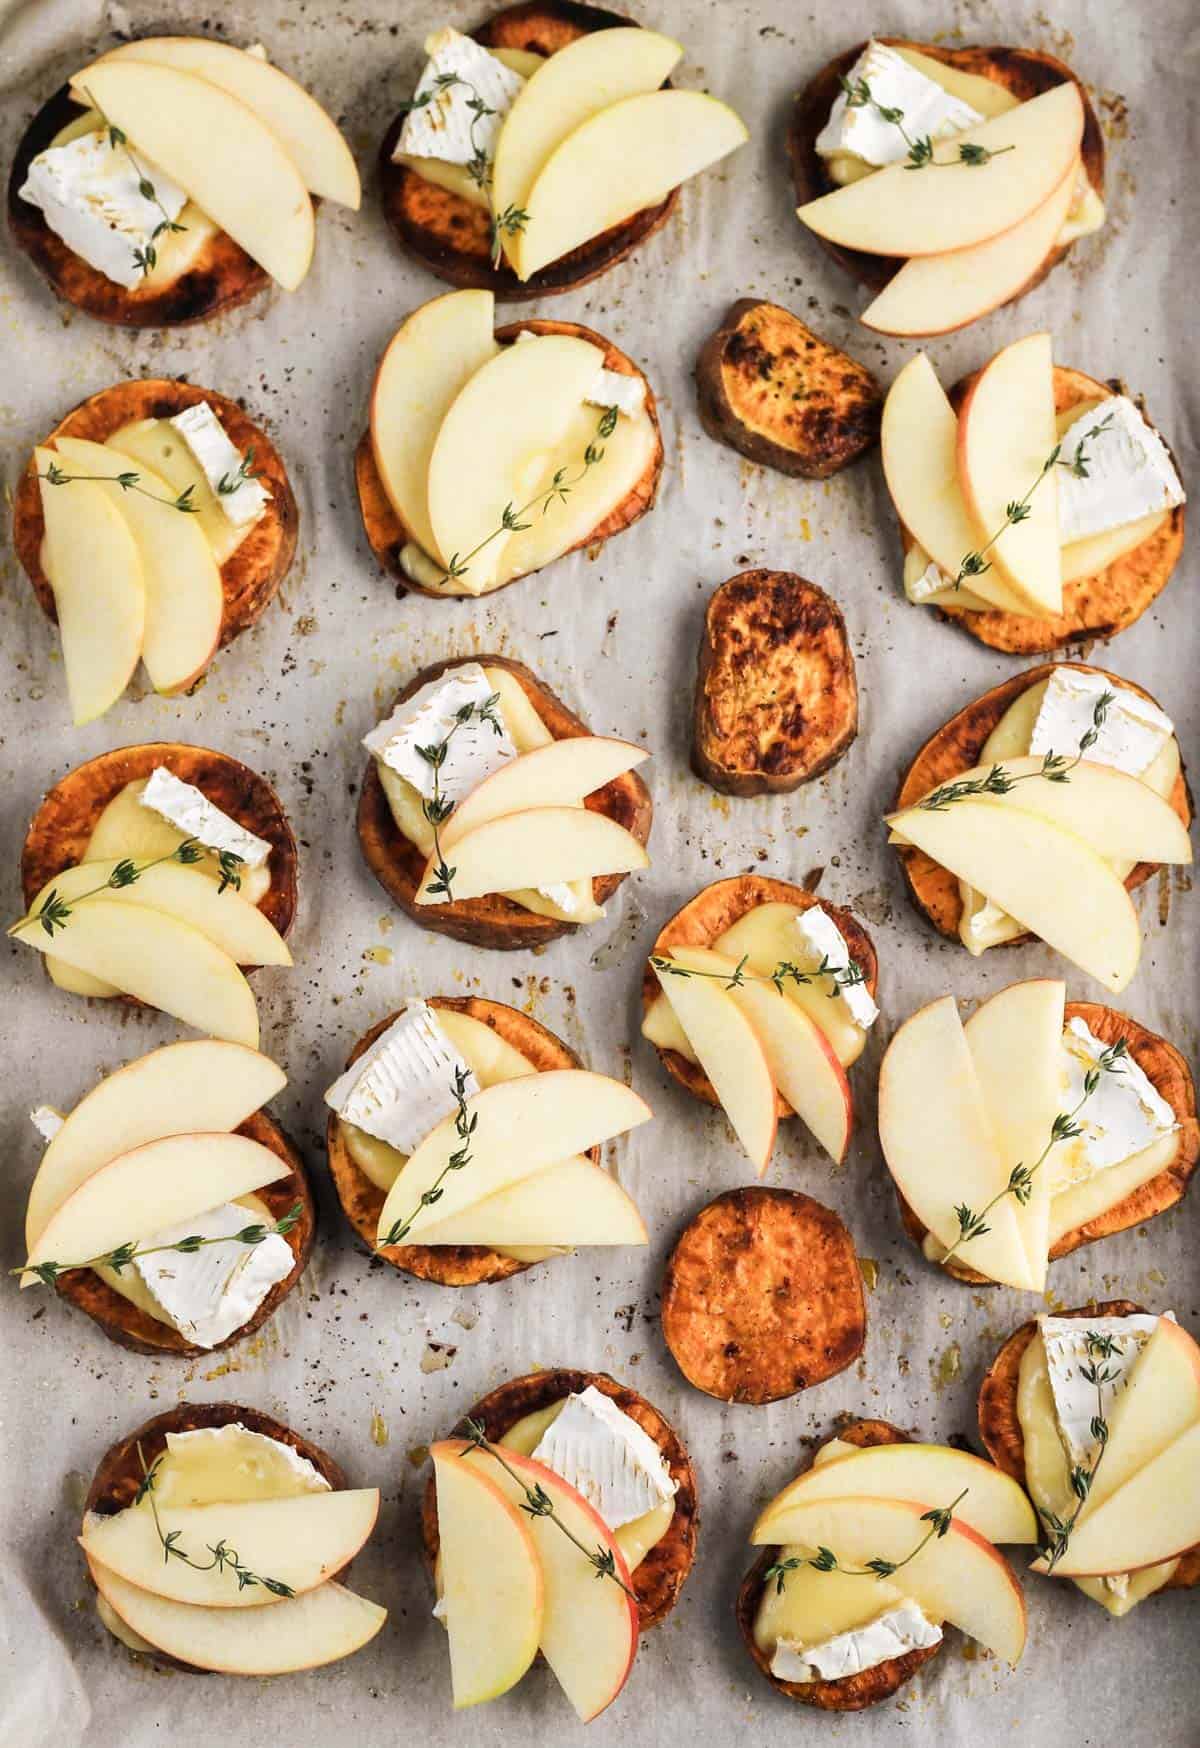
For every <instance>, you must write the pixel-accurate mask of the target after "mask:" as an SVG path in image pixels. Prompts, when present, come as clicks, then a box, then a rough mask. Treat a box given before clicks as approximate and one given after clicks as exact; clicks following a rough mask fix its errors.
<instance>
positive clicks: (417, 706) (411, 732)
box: [362, 662, 517, 805]
mask: <svg viewBox="0 0 1200 1748" xmlns="http://www.w3.org/2000/svg"><path fill="white" fill-rule="evenodd" d="M493 696H494V694H493V691H492V686H491V682H490V681H489V679H488V677H487V675H486V674H485V673H484V671H483V669H482V667H481V666H480V665H479V663H478V662H468V663H465V664H464V665H463V666H462V667H461V668H454V669H453V670H452V671H451V672H449V673H446V674H442V675H440V676H439V677H438V678H437V679H436V680H430V681H428V682H427V684H426V685H424V686H422V687H421V688H420V689H419V690H418V691H416V692H414V693H413V695H412V697H411V698H406V699H404V700H403V701H402V702H401V703H400V704H397V706H396V708H395V710H393V712H392V714H391V716H389V717H388V719H387V721H386V722H381V723H380V724H379V725H378V727H376V728H373V729H372V730H371V732H370V734H368V735H366V736H365V737H364V739H363V743H362V744H363V745H364V746H365V747H366V749H367V751H368V752H369V753H371V754H372V756H373V757H375V758H377V759H378V760H379V761H380V763H381V764H383V765H386V766H387V768H388V769H389V770H390V771H395V772H396V774H397V776H400V777H403V778H404V780H405V782H406V783H411V785H412V787H413V788H414V789H415V790H416V791H417V793H418V794H419V795H420V796H422V798H423V799H424V800H426V801H431V800H432V799H433V791H434V765H433V763H432V760H430V759H429V758H426V757H425V756H424V754H423V753H422V750H421V749H422V748H424V749H426V751H428V750H431V749H433V748H436V747H439V746H441V745H442V743H443V742H445V743H446V751H445V757H444V758H443V760H442V763H441V766H440V767H439V769H438V772H437V777H438V788H439V790H440V793H441V797H442V799H443V800H445V801H449V802H451V803H452V804H454V805H457V804H458V803H459V802H460V801H461V800H462V799H463V798H464V796H467V795H469V794H470V793H471V791H472V790H473V789H477V788H478V787H479V785H480V783H482V782H483V780H484V778H485V777H490V776H491V774H492V772H493V771H498V770H499V769H500V767H501V765H506V764H508V762H509V760H510V759H515V758H516V756H517V749H516V747H515V746H514V744H513V741H512V738H511V736H510V735H509V733H508V730H507V728H505V726H504V720H503V718H502V717H501V715H500V712H499V708H498V705H493V707H492V710H491V712H490V714H491V716H492V717H494V718H495V721H496V722H497V723H499V724H500V728H499V732H497V729H496V727H495V726H494V724H493V723H492V722H490V721H488V720H486V719H485V718H483V717H480V716H478V715H473V716H472V717H471V718H470V719H469V720H467V721H463V722H459V720H458V719H459V714H460V712H461V711H463V710H465V709H467V708H468V707H470V708H472V709H474V710H478V708H479V706H481V705H485V704H486V703H487V701H488V699H489V698H492V697H493ZM456 724H457V726H456ZM451 730H453V734H451Z"/></svg>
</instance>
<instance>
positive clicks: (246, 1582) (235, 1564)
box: [133, 1439, 296, 1597]
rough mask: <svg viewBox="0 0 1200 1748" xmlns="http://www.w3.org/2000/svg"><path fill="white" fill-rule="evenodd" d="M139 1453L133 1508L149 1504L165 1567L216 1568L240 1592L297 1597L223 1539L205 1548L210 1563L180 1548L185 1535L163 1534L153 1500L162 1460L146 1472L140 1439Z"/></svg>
mask: <svg viewBox="0 0 1200 1748" xmlns="http://www.w3.org/2000/svg"><path fill="white" fill-rule="evenodd" d="M137 1453H138V1462H139V1463H140V1464H141V1465H142V1479H141V1481H140V1482H139V1484H138V1490H137V1493H136V1494H135V1496H134V1501H133V1503H134V1505H140V1504H141V1503H142V1500H143V1499H145V1500H148V1501H149V1505H150V1512H151V1515H152V1516H153V1518H154V1529H155V1533H156V1534H157V1536H158V1540H159V1543H160V1545H161V1547H162V1551H163V1564H164V1566H169V1565H170V1563H171V1561H172V1560H182V1561H183V1564H184V1565H185V1566H190V1567H191V1568H192V1570H193V1572H211V1571H212V1570H213V1568H214V1567H215V1568H216V1570H217V1571H218V1572H221V1573H224V1572H229V1573H230V1574H231V1575H232V1576H233V1577H234V1578H236V1579H237V1587H238V1589H239V1590H249V1589H251V1588H252V1587H253V1586H255V1585H259V1586H261V1588H262V1589H263V1590H269V1591H270V1593H271V1595H272V1596H282V1597H289V1596H295V1594H296V1592H295V1591H294V1590H293V1589H292V1587H291V1585H290V1584H284V1582H283V1581H282V1579H279V1578H264V1577H263V1576H262V1575H261V1574H260V1573H258V1572H251V1570H250V1568H249V1567H248V1566H244V1565H243V1564H242V1562H241V1560H240V1559H239V1558H238V1555H237V1551H236V1549H234V1548H231V1547H230V1546H229V1544H228V1543H227V1542H226V1541H225V1539H224V1537H222V1538H221V1540H220V1541H219V1542H216V1543H211V1542H210V1543H208V1544H206V1545H207V1548H208V1552H209V1553H210V1554H211V1555H212V1559H211V1560H193V1558H192V1556H191V1555H190V1554H189V1553H188V1552H187V1550H186V1549H185V1548H181V1547H180V1545H179V1538H180V1536H181V1535H182V1534H183V1531H182V1530H167V1531H164V1530H163V1526H162V1522H161V1520H160V1519H159V1515H158V1502H157V1501H156V1499H155V1497H154V1482H155V1476H156V1475H157V1473H158V1466H159V1464H160V1463H161V1462H162V1458H161V1457H156V1458H155V1460H154V1462H153V1463H152V1464H151V1466H150V1467H149V1468H147V1467H146V1458H145V1454H144V1453H143V1451H142V1444H141V1440H140V1439H139V1440H138V1447H137Z"/></svg>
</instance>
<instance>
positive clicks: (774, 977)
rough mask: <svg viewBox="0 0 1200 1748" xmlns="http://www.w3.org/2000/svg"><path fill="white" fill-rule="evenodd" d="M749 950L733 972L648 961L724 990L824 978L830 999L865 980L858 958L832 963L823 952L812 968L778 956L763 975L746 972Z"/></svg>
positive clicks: (657, 958) (659, 957) (657, 956)
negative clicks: (712, 982) (695, 968)
mask: <svg viewBox="0 0 1200 1748" xmlns="http://www.w3.org/2000/svg"><path fill="white" fill-rule="evenodd" d="M749 959H750V955H749V953H743V954H742V957H741V958H740V959H739V960H738V962H737V964H736V965H735V966H734V968H733V970H732V971H694V970H692V968H691V967H690V966H687V965H680V964H679V962H678V961H677V960H675V959H670V958H667V957H665V956H664V955H663V954H661V953H651V955H650V963H651V965H652V966H653V967H654V969H655V970H656V971H661V972H662V973H663V975H664V976H665V977H708V978H711V979H712V980H713V981H714V982H716V983H720V984H722V985H724V987H725V988H726V989H741V988H742V987H743V985H744V984H745V983H746V982H747V981H749V982H751V983H773V984H774V985H775V988H776V989H777V990H778V991H779V993H780V995H782V994H783V992H784V988H785V986H786V985H787V984H789V983H820V981H821V979H822V978H824V977H827V978H828V979H829V982H830V987H829V988H828V989H827V990H826V991H825V993H826V995H827V996H828V997H829V998H830V1000H831V1001H832V1000H833V999H834V998H835V997H836V996H838V995H840V994H841V993H842V991H843V990H847V989H853V988H855V986H856V985H858V984H860V983H866V981H867V974H866V972H865V971H864V970H863V968H862V966H861V965H860V964H859V963H858V960H857V959H851V960H850V961H849V963H848V964H846V965H832V964H831V963H830V960H829V955H828V954H824V955H822V958H821V963H820V964H819V965H818V966H817V967H816V968H815V970H813V971H801V969H800V967H799V966H798V965H793V964H792V962H791V961H790V960H789V959H781V960H780V961H779V963H778V964H777V965H776V966H775V967H774V969H773V970H771V971H769V972H768V973H767V974H766V975H765V976H759V975H757V974H756V973H755V972H747V970H746V966H747V964H748V963H749Z"/></svg>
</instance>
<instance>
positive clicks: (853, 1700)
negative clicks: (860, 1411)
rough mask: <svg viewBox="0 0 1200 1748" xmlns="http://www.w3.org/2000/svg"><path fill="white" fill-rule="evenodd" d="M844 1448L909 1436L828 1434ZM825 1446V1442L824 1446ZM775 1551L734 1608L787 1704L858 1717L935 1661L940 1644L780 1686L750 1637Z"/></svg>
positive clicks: (860, 1431) (859, 1431)
mask: <svg viewBox="0 0 1200 1748" xmlns="http://www.w3.org/2000/svg"><path fill="white" fill-rule="evenodd" d="M832 1436H833V1437H835V1438H839V1439H841V1440H843V1442H844V1443H846V1444H851V1445H859V1446H862V1447H866V1446H869V1445H895V1444H907V1443H908V1434H907V1433H905V1432H901V1431H900V1429H899V1427H896V1426H889V1424H888V1422H887V1421H886V1420H857V1421H855V1422H854V1423H853V1424H852V1425H850V1426H847V1427H846V1428H844V1429H843V1430H842V1431H839V1432H837V1433H834V1434H833V1435H832ZM826 1442H828V1441H826ZM778 1551H779V1550H778V1549H777V1548H764V1549H763V1551H762V1553H761V1554H760V1555H759V1556H758V1559H757V1560H756V1561H755V1562H754V1564H753V1566H751V1568H750V1570H749V1572H747V1574H746V1576H745V1577H744V1578H743V1579H742V1582H741V1585H740V1587H739V1589H738V1593H737V1601H736V1602H735V1604H734V1613H735V1615H736V1617H737V1624H738V1629H739V1631H740V1632H741V1635H742V1640H743V1643H744V1644H745V1646H746V1649H747V1651H749V1653H750V1656H751V1658H752V1660H753V1662H754V1664H755V1666H756V1668H758V1669H759V1670H761V1672H762V1674H763V1675H765V1676H766V1678H767V1680H768V1681H769V1682H770V1683H771V1686H772V1687H773V1688H775V1689H776V1690H777V1691H778V1692H779V1693H782V1694H783V1695H784V1696H785V1697H786V1698H787V1699H798V1700H799V1701H800V1703H801V1705H806V1706H815V1707H816V1708H817V1710H818V1711H822V1712H861V1711H865V1710H866V1708H867V1707H868V1706H873V1705H878V1704H879V1703H880V1701H881V1700H885V1699H890V1698H891V1697H892V1695H893V1694H894V1693H895V1692H897V1690H898V1689H899V1688H901V1687H903V1685H904V1683H905V1682H906V1681H907V1680H908V1679H909V1677H910V1676H912V1675H915V1674H916V1672H917V1670H918V1669H919V1668H920V1667H921V1665H922V1664H923V1663H928V1662H929V1661H930V1660H931V1659H932V1658H934V1657H936V1656H937V1654H938V1652H939V1651H940V1650H941V1648H942V1647H941V1645H940V1644H938V1645H930V1646H928V1647H927V1648H926V1649H925V1650H923V1651H908V1652H906V1653H905V1655H904V1656H903V1657H889V1658H888V1659H887V1661H886V1662H885V1663H879V1664H876V1666H875V1668H874V1669H864V1670H863V1671H862V1673H861V1674H859V1675H846V1676H843V1677H842V1678H841V1680H839V1681H781V1680H780V1679H779V1677H778V1676H777V1675H772V1673H771V1659H770V1658H769V1657H768V1656H767V1654H766V1652H765V1651H763V1650H762V1649H761V1647H760V1646H759V1644H758V1643H757V1641H756V1639H755V1637H754V1622H755V1618H756V1616H757V1614H758V1605H759V1600H760V1598H761V1597H762V1591H763V1575H764V1573H765V1572H766V1570H767V1567H768V1566H770V1565H771V1564H772V1563H773V1562H774V1560H775V1558H776V1556H777V1554H778Z"/></svg>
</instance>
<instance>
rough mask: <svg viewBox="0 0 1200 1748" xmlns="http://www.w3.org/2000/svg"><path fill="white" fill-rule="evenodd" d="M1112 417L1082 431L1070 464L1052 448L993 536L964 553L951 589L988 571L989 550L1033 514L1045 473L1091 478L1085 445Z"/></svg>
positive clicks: (1008, 507)
mask: <svg viewBox="0 0 1200 1748" xmlns="http://www.w3.org/2000/svg"><path fill="white" fill-rule="evenodd" d="M1115 416H1116V415H1115V414H1114V413H1109V415H1108V417H1107V418H1105V419H1101V420H1100V423H1099V424H1098V425H1092V426H1091V427H1090V428H1089V429H1088V430H1087V431H1085V432H1084V434H1083V436H1082V437H1081V438H1080V439H1079V443H1078V445H1077V447H1076V450H1075V453H1074V455H1073V456H1072V457H1071V459H1070V461H1063V460H1062V459H1061V457H1062V444H1061V443H1056V444H1055V445H1054V448H1053V449H1052V450H1051V451H1050V453H1049V455H1048V456H1047V457H1046V459H1045V461H1043V463H1042V467H1041V472H1040V473H1039V474H1038V476H1037V478H1036V479H1035V480H1034V482H1033V484H1032V485H1031V486H1030V488H1029V490H1028V491H1027V492H1026V493H1025V495H1024V496H1023V497H1020V498H1016V499H1015V500H1014V501H1013V502H1012V503H1011V504H1007V505H1006V506H1005V510H1004V520H1003V522H1002V523H1001V524H1000V526H999V528H997V530H996V532H995V533H994V534H993V535H992V537H991V539H990V540H986V541H985V542H984V543H983V545H982V546H980V547H978V548H977V549H976V550H975V551H974V552H966V553H964V554H963V556H962V559H961V561H960V563H959V567H958V575H957V576H956V577H955V579H954V582H953V584H952V587H953V588H956V589H958V588H961V587H962V585H963V583H964V582H965V581H966V580H967V578H968V577H981V576H982V575H983V573H984V571H990V570H991V568H992V561H991V560H990V559H989V558H988V557H987V556H986V555H987V554H988V553H989V552H990V551H991V550H992V548H993V546H995V544H996V542H997V541H998V540H999V538H1000V536H1001V535H1002V534H1004V533H1005V532H1006V531H1007V530H1008V529H1009V528H1015V527H1016V525H1017V523H1018V522H1024V521H1027V520H1028V518H1029V517H1030V516H1031V515H1032V513H1033V512H1032V511H1031V509H1030V507H1029V501H1030V499H1031V498H1032V497H1033V494H1034V492H1036V491H1037V489H1038V487H1039V486H1040V485H1041V483H1042V481H1043V480H1044V479H1045V478H1046V476H1047V475H1048V474H1050V473H1053V471H1054V469H1055V468H1056V467H1065V468H1066V469H1067V471H1068V472H1069V473H1072V474H1074V475H1075V478H1076V479H1089V478H1090V477H1091V475H1090V473H1089V471H1088V469H1089V465H1090V458H1089V456H1088V453H1087V445H1088V444H1089V443H1090V442H1091V441H1092V439H1093V437H1100V436H1102V435H1103V433H1104V432H1105V431H1107V430H1108V428H1109V426H1110V425H1111V424H1112V422H1113V419H1114V418H1115Z"/></svg>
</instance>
